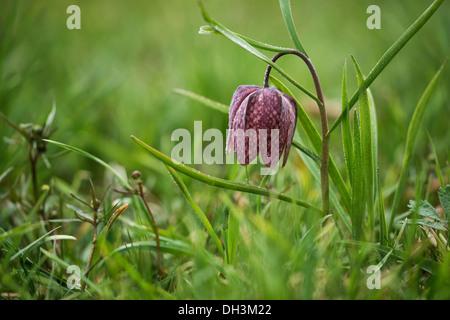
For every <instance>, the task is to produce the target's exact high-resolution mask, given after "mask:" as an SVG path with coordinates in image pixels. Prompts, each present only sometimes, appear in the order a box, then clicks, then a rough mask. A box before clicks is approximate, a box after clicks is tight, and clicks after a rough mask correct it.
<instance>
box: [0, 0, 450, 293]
mask: <svg viewBox="0 0 450 320" xmlns="http://www.w3.org/2000/svg"><path fill="white" fill-rule="evenodd" d="M376 2H377V3H375V4H378V5H379V6H380V7H381V10H382V29H381V30H368V29H367V28H366V26H365V23H366V19H367V17H368V15H367V14H366V13H365V12H366V7H367V4H364V3H362V2H361V1H354V0H353V1H352V0H343V1H341V2H339V3H337V2H336V1H332V0H327V1H312V0H311V1H310V0H308V1H306V0H305V1H284V0H280V1H279V2H277V1H257V0H251V1H245V2H242V1H237V0H231V1H227V2H223V1H218V0H210V1H204V2H203V3H199V2H197V1H193V0H192V1H175V2H171V3H170V4H169V3H168V2H167V1H163V0H152V1H138V2H136V3H135V4H134V5H133V6H130V5H128V4H127V3H126V2H109V1H106V0H101V1H95V2H92V1H79V4H78V5H79V6H80V7H81V12H82V13H81V14H82V23H81V26H82V29H81V30H68V29H67V28H66V27H65V22H66V19H67V17H68V15H67V14H66V8H67V6H69V5H70V4H72V3H71V2H69V1H65V0H64V1H60V0H51V1H45V2H44V1H34V2H33V3H29V2H25V1H13V0H6V1H2V4H1V5H0V9H1V10H0V134H1V136H2V139H1V140H0V297H1V299H449V298H450V292H449V290H448V288H449V285H450V250H449V246H448V240H449V232H448V220H449V216H450V205H449V204H450V200H449V199H450V186H448V184H449V178H450V166H449V159H450V153H449V147H448V146H449V144H450V132H449V130H448V121H447V118H448V101H449V98H450V97H449V91H448V89H447V87H448V84H449V83H450V76H449V72H448V66H445V61H446V59H447V55H448V52H449V48H450V43H449V39H450V37H449V34H448V31H449V30H450V28H449V27H450V25H449V21H448V17H447V14H446V13H447V12H448V9H449V3H447V2H444V1H442V0H436V1H431V0H430V1H426V3H424V2H420V1H413V2H411V1H408V3H407V4H406V2H407V0H402V1H398V2H392V1H389V2H388V1H376ZM199 4H200V6H199ZM255 7H257V8H258V10H255ZM342 17H345V20H343V18H342ZM205 24H207V25H205ZM199 30H200V32H199ZM217 35H220V37H217ZM291 48H292V49H297V50H299V51H302V52H307V53H308V56H309V58H310V59H311V60H312V61H313V62H314V65H315V67H316V69H317V72H318V74H319V76H320V80H321V83H322V85H323V91H324V94H325V101H326V104H327V110H328V120H329V122H330V124H332V125H331V126H330V128H331V130H330V132H329V134H328V136H327V139H329V142H330V167H329V177H330V204H331V206H330V209H331V213H330V214H329V215H324V214H323V212H322V210H321V209H320V208H321V207H322V202H321V201H322V199H321V196H322V194H321V181H322V180H321V177H320V174H321V172H320V163H321V160H322V154H321V152H322V139H323V137H322V136H321V134H320V132H321V130H320V118H319V115H318V113H317V105H316V104H317V103H319V104H320V101H319V100H318V98H317V97H316V96H315V94H313V92H315V91H314V89H315V88H314V86H313V83H312V81H311V76H310V75H309V74H308V72H307V68H305V67H304V66H303V65H302V63H300V60H298V59H294V58H291V57H286V58H284V59H280V60H279V61H277V62H276V63H273V62H271V61H270V57H271V56H272V55H273V54H275V52H284V53H286V52H289V51H290V50H292V49H291ZM349 59H352V61H353V64H354V72H353V68H350V67H348V66H347V62H346V61H350V60H349ZM356 61H358V62H356ZM267 64H270V65H272V67H273V68H274V70H275V71H273V72H272V74H271V77H270V80H271V85H273V86H276V87H278V88H279V89H280V90H281V91H283V92H285V93H287V94H289V95H291V96H293V97H294V98H295V99H296V101H297V103H298V106H299V109H298V123H297V130H296V133H295V137H294V142H293V148H291V152H290V155H289V161H288V163H287V165H286V167H285V168H283V169H280V170H279V172H278V173H277V174H276V175H274V176H265V177H263V176H261V175H260V173H259V169H260V167H259V165H250V166H248V167H246V168H244V167H241V166H240V165H238V164H234V165H206V164H202V165H185V164H179V163H177V162H174V161H172V159H171V158H170V157H169V156H167V155H170V154H171V149H172V148H173V146H174V145H175V142H173V141H171V133H172V131H173V130H175V129H177V128H186V129H188V130H189V131H191V132H192V131H193V130H192V128H193V127H192V126H193V122H194V121H198V120H201V121H203V130H206V129H208V128H218V129H220V130H221V131H222V132H225V129H226V128H227V123H228V122H227V121H228V116H227V113H228V105H229V102H230V100H231V96H232V94H233V92H234V90H235V89H236V88H237V87H238V86H239V85H243V84H256V85H262V84H263V76H264V71H265V68H266V67H267ZM343 65H344V69H343V73H342V66H343ZM277 73H278V74H277ZM349 93H352V95H349ZM350 109H351V111H350ZM54 129H56V130H54ZM336 129H337V130H336ZM130 137H131V138H130ZM193 144H194V146H193V151H195V150H198V149H199V148H202V147H204V146H205V145H204V144H202V141H197V140H195V141H193ZM135 170H138V171H140V172H141V176H140V177H139V178H136V175H135V173H134V171H135ZM141 182H142V183H143V187H144V189H143V191H144V192H145V197H144V199H143V198H142V197H141V194H140V187H141V184H140V183H141ZM125 204H126V205H127V206H124V205H125ZM371 265H372V266H377V268H379V269H380V275H381V288H380V289H374V290H370V289H369V288H368V287H367V280H368V277H369V274H368V273H367V268H368V267H369V266H371ZM69 266H77V267H79V268H80V271H81V283H80V284H79V285H78V286H75V287H72V285H73V284H74V278H73V277H71V276H72V273H70V272H68V267H69Z"/></svg>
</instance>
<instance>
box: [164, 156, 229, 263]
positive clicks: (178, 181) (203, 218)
mask: <svg viewBox="0 0 450 320" xmlns="http://www.w3.org/2000/svg"><path fill="white" fill-rule="evenodd" d="M166 168H167V170H168V171H169V174H170V176H171V177H172V179H173V181H174V182H175V184H176V185H177V186H178V188H179V189H180V190H181V193H183V195H184V197H185V198H186V200H187V201H188V202H189V204H190V205H191V207H192V208H193V209H194V212H195V213H196V214H197V217H198V218H199V219H200V221H201V222H202V224H203V226H204V227H205V229H206V231H208V233H209V236H210V237H211V239H213V241H214V242H215V244H216V246H217V249H218V250H219V252H220V254H221V255H222V257H223V258H225V253H224V250H223V247H222V242H220V239H219V237H218V236H217V234H216V232H215V231H214V229H213V227H212V226H211V223H210V222H209V220H208V218H207V217H206V215H205V214H204V213H203V211H202V209H201V208H200V207H199V206H198V205H197V203H195V201H194V199H192V197H191V194H190V193H189V190H188V188H187V187H186V185H185V184H184V182H183V180H182V179H181V177H180V176H179V175H178V173H177V172H176V171H175V170H174V169H173V168H172V167H170V166H168V165H166Z"/></svg>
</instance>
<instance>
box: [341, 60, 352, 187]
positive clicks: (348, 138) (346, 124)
mask: <svg viewBox="0 0 450 320" xmlns="http://www.w3.org/2000/svg"><path fill="white" fill-rule="evenodd" d="M347 106H348V96H347V60H345V63H344V70H343V72H342V110H345V109H347ZM341 134H342V146H343V148H344V157H345V162H346V164H347V172H348V175H349V179H350V183H351V181H352V175H351V172H352V169H351V168H352V156H353V140H352V128H351V123H350V113H349V112H347V113H346V115H345V116H344V118H343V119H342V127H341Z"/></svg>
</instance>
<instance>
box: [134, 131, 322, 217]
mask: <svg viewBox="0 0 450 320" xmlns="http://www.w3.org/2000/svg"><path fill="white" fill-rule="evenodd" d="M131 138H132V139H133V140H134V141H135V142H136V143H137V144H138V145H139V146H141V147H142V148H144V149H145V150H146V151H148V152H149V153H150V154H151V155H152V156H154V157H155V158H157V159H158V160H160V161H162V162H164V163H165V164H167V165H168V166H170V167H172V168H174V169H175V170H177V171H179V172H181V173H184V174H185V175H188V176H190V177H192V178H194V179H196V180H198V181H200V182H203V183H206V184H209V185H211V186H215V187H218V188H224V189H229V190H236V191H241V192H247V193H253V194H260V195H263V196H267V197H274V198H277V199H279V200H281V201H285V202H289V203H293V204H297V205H299V206H302V207H305V208H309V209H312V210H314V211H317V212H322V210H321V209H319V208H318V207H316V206H314V205H312V204H310V203H308V202H306V201H303V200H299V199H294V198H291V197H289V196H286V195H284V194H281V193H278V192H275V191H271V190H267V189H263V188H259V187H255V186H250V185H245V184H242V183H237V182H232V181H229V180H225V179H221V178H217V177H213V176H210V175H207V174H205V173H202V172H200V171H198V170H195V169H193V168H191V167H189V166H187V165H185V164H183V163H179V162H177V163H175V162H174V161H173V160H172V159H171V158H170V157H168V156H166V155H165V154H163V153H161V152H159V151H158V150H156V149H154V148H152V147H150V146H149V145H147V144H146V143H144V142H143V141H141V140H139V139H138V138H136V137H134V136H131Z"/></svg>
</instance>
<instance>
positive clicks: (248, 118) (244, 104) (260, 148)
mask: <svg viewBox="0 0 450 320" xmlns="http://www.w3.org/2000/svg"><path fill="white" fill-rule="evenodd" d="M296 123H297V103H296V102H295V99H294V98H292V97H290V96H289V95H287V94H284V93H282V92H281V91H279V90H278V89H276V88H269V87H259V86H251V85H244V86H239V87H238V88H237V89H236V91H235V93H234V95H233V98H232V100H231V105H230V114H229V132H228V137H227V148H226V151H227V153H229V152H230V150H231V147H233V150H234V153H235V155H236V157H237V160H238V162H239V163H240V164H242V165H247V164H249V163H250V162H252V161H253V160H254V159H255V158H256V157H257V156H258V154H260V153H261V156H262V161H263V163H264V164H265V165H266V166H267V167H274V166H275V165H276V164H277V163H278V161H279V160H280V158H281V154H282V153H283V151H284V158H283V167H284V165H285V164H286V161H287V157H288V155H289V150H290V148H291V143H292V138H293V137H294V132H295V126H296ZM274 153H275V154H274Z"/></svg>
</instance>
